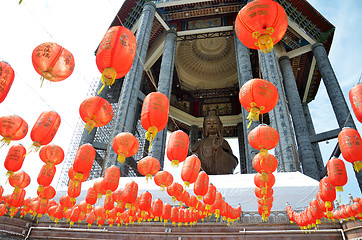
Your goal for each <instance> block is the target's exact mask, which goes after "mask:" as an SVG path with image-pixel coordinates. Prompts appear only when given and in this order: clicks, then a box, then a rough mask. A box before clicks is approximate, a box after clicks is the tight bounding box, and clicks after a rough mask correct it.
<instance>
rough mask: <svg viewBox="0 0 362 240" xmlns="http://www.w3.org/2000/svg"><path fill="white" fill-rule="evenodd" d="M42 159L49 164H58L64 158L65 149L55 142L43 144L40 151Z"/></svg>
mask: <svg viewBox="0 0 362 240" xmlns="http://www.w3.org/2000/svg"><path fill="white" fill-rule="evenodd" d="M39 157H40V159H41V160H42V161H43V162H44V163H46V164H47V165H49V166H51V165H58V164H60V163H61V162H63V160H64V151H63V149H62V148H61V147H59V146H58V145H55V144H52V143H51V144H48V145H45V146H43V147H42V148H41V149H40V151H39Z"/></svg>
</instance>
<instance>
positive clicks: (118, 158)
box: [117, 153, 126, 164]
mask: <svg viewBox="0 0 362 240" xmlns="http://www.w3.org/2000/svg"><path fill="white" fill-rule="evenodd" d="M125 160H126V155H125V154H124V153H119V154H118V157H117V161H118V162H120V163H122V164H123V163H124V161H125Z"/></svg>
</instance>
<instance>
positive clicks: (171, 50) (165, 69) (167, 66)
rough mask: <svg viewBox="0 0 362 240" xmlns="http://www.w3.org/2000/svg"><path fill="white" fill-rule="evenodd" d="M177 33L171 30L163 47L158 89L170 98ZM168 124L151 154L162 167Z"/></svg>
mask: <svg viewBox="0 0 362 240" xmlns="http://www.w3.org/2000/svg"><path fill="white" fill-rule="evenodd" d="M176 40H177V33H176V32H175V31H174V30H169V31H168V32H167V34H166V39H165V45H164V47H163V55H162V62H161V68H160V77H159V80H158V91H159V92H161V93H163V94H165V95H166V96H167V97H168V99H170V98H171V89H172V79H173V70H174V65H175V54H176ZM166 137H167V125H166V127H165V128H164V129H163V130H162V131H160V132H158V133H157V135H156V137H155V139H154V140H153V143H152V146H151V149H150V151H149V155H150V156H152V157H154V158H157V159H158V160H159V161H160V164H161V169H163V165H164V156H165V149H166Z"/></svg>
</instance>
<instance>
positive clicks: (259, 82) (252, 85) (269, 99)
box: [239, 78, 279, 128]
mask: <svg viewBox="0 0 362 240" xmlns="http://www.w3.org/2000/svg"><path fill="white" fill-rule="evenodd" d="M278 100H279V94H278V90H277V88H276V87H275V86H274V85H273V84H272V83H271V82H269V81H267V80H264V79H259V78H255V79H251V80H249V81H247V82H246V83H244V85H243V86H242V87H241V88H240V92H239V101H240V104H241V105H242V106H243V107H244V108H245V109H246V110H247V111H248V112H249V115H248V117H247V119H248V120H250V123H249V126H250V124H251V123H252V121H259V114H264V113H267V112H270V111H271V110H272V109H273V108H274V107H275V105H276V104H277V102H278ZM249 126H248V128H249Z"/></svg>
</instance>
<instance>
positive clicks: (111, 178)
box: [103, 166, 121, 195]
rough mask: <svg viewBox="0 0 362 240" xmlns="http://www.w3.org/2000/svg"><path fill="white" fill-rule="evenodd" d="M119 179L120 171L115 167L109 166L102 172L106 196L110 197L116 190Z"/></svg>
mask: <svg viewBox="0 0 362 240" xmlns="http://www.w3.org/2000/svg"><path fill="white" fill-rule="evenodd" d="M120 177H121V171H120V170H119V168H118V167H116V166H110V167H108V168H107V169H106V171H105V172H104V179H103V181H105V185H106V189H107V193H106V194H107V195H111V194H112V192H113V191H116V190H117V187H118V184H119V178H120Z"/></svg>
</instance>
